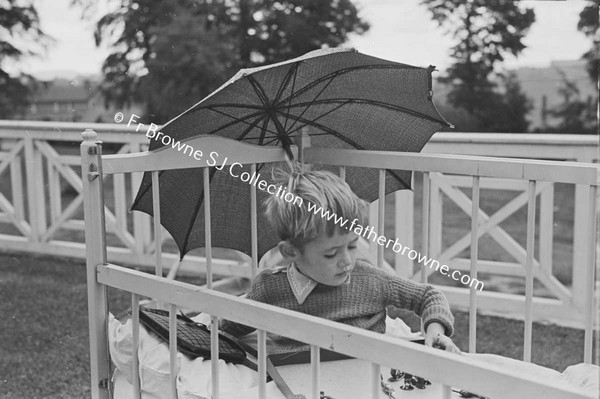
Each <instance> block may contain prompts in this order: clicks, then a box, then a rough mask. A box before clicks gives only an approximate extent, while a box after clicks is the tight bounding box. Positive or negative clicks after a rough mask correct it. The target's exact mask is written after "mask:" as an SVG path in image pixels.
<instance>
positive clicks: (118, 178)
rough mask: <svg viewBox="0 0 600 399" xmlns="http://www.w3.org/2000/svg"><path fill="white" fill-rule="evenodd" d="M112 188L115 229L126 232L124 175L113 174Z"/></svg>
mask: <svg viewBox="0 0 600 399" xmlns="http://www.w3.org/2000/svg"><path fill="white" fill-rule="evenodd" d="M113 188H114V193H113V194H114V197H115V217H116V222H117V223H116V224H117V228H119V229H122V230H123V231H127V209H126V205H125V204H126V203H127V200H126V193H125V175H124V174H123V173H115V174H114V175H113Z"/></svg>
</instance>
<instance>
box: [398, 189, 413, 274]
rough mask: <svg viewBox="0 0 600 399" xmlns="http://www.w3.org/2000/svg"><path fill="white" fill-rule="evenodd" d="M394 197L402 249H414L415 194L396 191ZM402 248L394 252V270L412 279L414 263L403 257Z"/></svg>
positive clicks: (406, 191) (399, 240)
mask: <svg viewBox="0 0 600 399" xmlns="http://www.w3.org/2000/svg"><path fill="white" fill-rule="evenodd" d="M394 197H395V201H394V202H395V204H394V207H395V208H396V218H395V222H394V225H395V226H394V229H395V233H396V238H397V239H398V242H399V243H400V245H402V248H404V247H408V248H412V247H413V238H414V209H415V206H414V199H415V198H414V194H413V192H412V191H410V190H401V191H396V192H395V193H394ZM402 248H399V249H398V250H394V256H395V260H394V268H395V269H396V273H397V274H398V275H400V276H402V277H406V278H410V277H412V275H413V261H412V260H411V259H410V258H409V257H408V256H406V255H402Z"/></svg>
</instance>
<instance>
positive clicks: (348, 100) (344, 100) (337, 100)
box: [293, 98, 446, 125]
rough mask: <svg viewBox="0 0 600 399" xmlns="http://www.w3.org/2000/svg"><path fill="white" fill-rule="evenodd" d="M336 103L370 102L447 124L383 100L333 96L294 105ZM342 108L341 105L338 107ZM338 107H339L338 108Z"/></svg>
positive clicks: (369, 103)
mask: <svg viewBox="0 0 600 399" xmlns="http://www.w3.org/2000/svg"><path fill="white" fill-rule="evenodd" d="M335 103H341V105H342V106H343V105H346V104H351V103H352V104H368V105H374V106H378V107H382V108H387V109H390V110H393V111H400V112H404V113H406V114H410V115H414V116H418V117H419V118H423V119H427V120H430V121H433V122H438V123H441V124H443V125H446V122H445V121H441V120H439V119H437V118H434V117H432V116H429V115H426V114H423V113H421V112H418V111H414V110H411V109H408V108H405V107H400V106H398V105H393V104H389V103H385V102H382V101H374V100H363V99H360V98H332V99H327V100H315V101H309V102H308V101H307V102H303V103H297V104H294V105H293V107H303V106H305V105H320V104H335ZM338 108H340V107H338ZM336 109H337V108H336Z"/></svg>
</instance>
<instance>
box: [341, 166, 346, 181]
mask: <svg viewBox="0 0 600 399" xmlns="http://www.w3.org/2000/svg"><path fill="white" fill-rule="evenodd" d="M340 179H342V180H346V167H345V166H340Z"/></svg>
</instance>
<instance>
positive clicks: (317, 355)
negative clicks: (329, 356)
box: [310, 345, 321, 399]
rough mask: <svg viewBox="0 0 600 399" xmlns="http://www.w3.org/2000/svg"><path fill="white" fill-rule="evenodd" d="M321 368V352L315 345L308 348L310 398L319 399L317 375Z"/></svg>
mask: <svg viewBox="0 0 600 399" xmlns="http://www.w3.org/2000/svg"><path fill="white" fill-rule="evenodd" d="M320 366H321V352H320V351H319V347H318V346H316V345H311V346H310V371H311V376H312V378H311V386H310V387H311V397H312V398H313V399H319V396H320V392H319V373H320V368H321V367H320Z"/></svg>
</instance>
